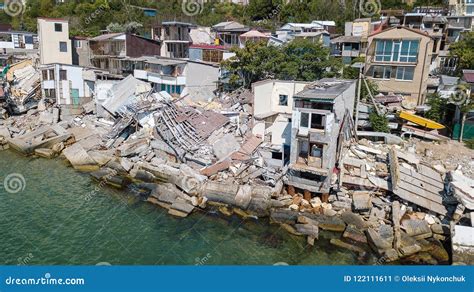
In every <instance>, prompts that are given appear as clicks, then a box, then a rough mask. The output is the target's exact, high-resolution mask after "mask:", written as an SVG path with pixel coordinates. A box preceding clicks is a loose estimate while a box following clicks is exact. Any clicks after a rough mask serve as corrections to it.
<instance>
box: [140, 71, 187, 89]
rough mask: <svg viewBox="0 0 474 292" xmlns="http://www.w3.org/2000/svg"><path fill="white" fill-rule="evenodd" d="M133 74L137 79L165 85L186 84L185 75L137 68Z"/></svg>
mask: <svg viewBox="0 0 474 292" xmlns="http://www.w3.org/2000/svg"><path fill="white" fill-rule="evenodd" d="M133 76H135V78H138V79H142V80H147V81H149V82H153V83H157V84H167V85H182V86H186V77H185V76H171V75H166V74H162V73H158V72H151V71H146V70H137V69H135V70H134V72H133Z"/></svg>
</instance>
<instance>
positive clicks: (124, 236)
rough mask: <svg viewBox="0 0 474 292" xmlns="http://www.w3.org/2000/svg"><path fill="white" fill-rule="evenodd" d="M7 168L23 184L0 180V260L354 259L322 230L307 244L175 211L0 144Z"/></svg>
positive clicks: (268, 230) (259, 224)
mask: <svg viewBox="0 0 474 292" xmlns="http://www.w3.org/2000/svg"><path fill="white" fill-rule="evenodd" d="M11 174H21V175H22V176H23V177H24V178H25V184H24V185H23V184H22V182H21V180H20V181H18V182H19V183H20V187H19V188H18V190H19V192H18V193H9V192H7V191H6V188H8V187H10V188H13V187H15V186H14V185H13V184H12V185H10V186H7V185H3V186H0V232H1V240H0V264H7V265H19V264H20V265H21V264H26V265H96V264H111V265H195V264H206V265H221V264H227V265H234V264H237V265H240V264H250V265H256V264H262V265H273V264H275V263H281V262H284V263H288V264H291V265H335V264H357V263H359V262H358V261H357V257H356V255H355V254H353V253H351V252H348V251H345V250H341V249H338V248H335V247H333V246H331V245H329V243H328V240H327V239H325V238H324V234H322V237H323V238H321V239H320V240H319V241H318V242H317V245H316V246H315V247H313V248H308V247H307V246H306V240H305V239H304V238H302V237H295V236H292V235H289V234H287V232H286V231H284V230H281V229H280V228H279V227H278V226H276V225H272V226H269V225H268V223H267V222H266V221H264V220H263V221H243V220H242V219H240V218H238V217H231V218H222V217H220V216H218V215H217V214H205V213H195V214H193V215H191V216H190V217H188V218H184V219H178V218H174V217H172V216H170V215H168V214H167V213H166V211H165V210H163V209H161V208H159V207H156V206H153V205H151V204H149V203H146V202H141V201H139V200H137V199H135V198H134V197H133V196H131V195H129V194H127V193H126V192H123V191H119V190H114V189H111V188H108V187H106V188H102V189H99V188H98V185H97V184H96V183H95V182H93V181H92V179H91V178H90V177H89V175H87V174H81V173H78V172H76V171H75V170H73V169H72V168H70V167H68V166H67V165H66V163H64V162H63V161H61V160H46V159H38V158H30V157H29V158H25V157H23V156H20V155H18V154H16V153H13V152H10V151H0V183H3V182H4V180H5V179H6V178H7V177H8V175H10V177H9V178H10V179H11V178H12V175H11ZM23 186H24V189H23V188H22V187H23ZM95 190H96V191H97V192H95ZM10 191H11V190H10Z"/></svg>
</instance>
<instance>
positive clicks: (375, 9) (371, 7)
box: [359, 0, 382, 17]
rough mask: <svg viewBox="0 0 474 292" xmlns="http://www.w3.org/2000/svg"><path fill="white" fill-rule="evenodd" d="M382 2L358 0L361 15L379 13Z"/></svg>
mask: <svg viewBox="0 0 474 292" xmlns="http://www.w3.org/2000/svg"><path fill="white" fill-rule="evenodd" d="M381 9H382V3H381V2H380V0H359V11H360V13H361V14H362V15H364V16H367V17H371V16H374V15H377V14H379V13H380V10H381Z"/></svg>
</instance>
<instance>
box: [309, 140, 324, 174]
mask: <svg viewBox="0 0 474 292" xmlns="http://www.w3.org/2000/svg"><path fill="white" fill-rule="evenodd" d="M323 149H324V146H323V145H322V144H318V143H311V144H310V153H309V157H308V166H311V167H317V168H321V167H322V166H323Z"/></svg>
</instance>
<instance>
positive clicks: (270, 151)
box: [252, 80, 309, 167]
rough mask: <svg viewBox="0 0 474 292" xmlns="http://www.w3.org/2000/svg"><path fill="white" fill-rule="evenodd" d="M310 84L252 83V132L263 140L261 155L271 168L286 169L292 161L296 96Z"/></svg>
mask: <svg viewBox="0 0 474 292" xmlns="http://www.w3.org/2000/svg"><path fill="white" fill-rule="evenodd" d="M308 84H309V83H308V82H298V81H296V82H295V81H283V80H264V81H260V82H256V83H254V84H252V93H253V96H254V107H253V110H254V112H253V118H254V120H253V129H252V133H253V134H254V135H256V136H257V137H260V138H261V139H262V141H263V144H262V145H261V150H260V152H261V153H262V156H263V157H264V159H265V161H266V162H267V163H268V164H269V165H270V166H273V167H283V165H284V164H285V161H287V160H289V150H290V149H289V147H290V145H291V118H292V113H293V104H294V103H293V96H294V95H295V94H296V93H298V92H300V91H302V90H303V89H304V88H305V86H306V85H308Z"/></svg>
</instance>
